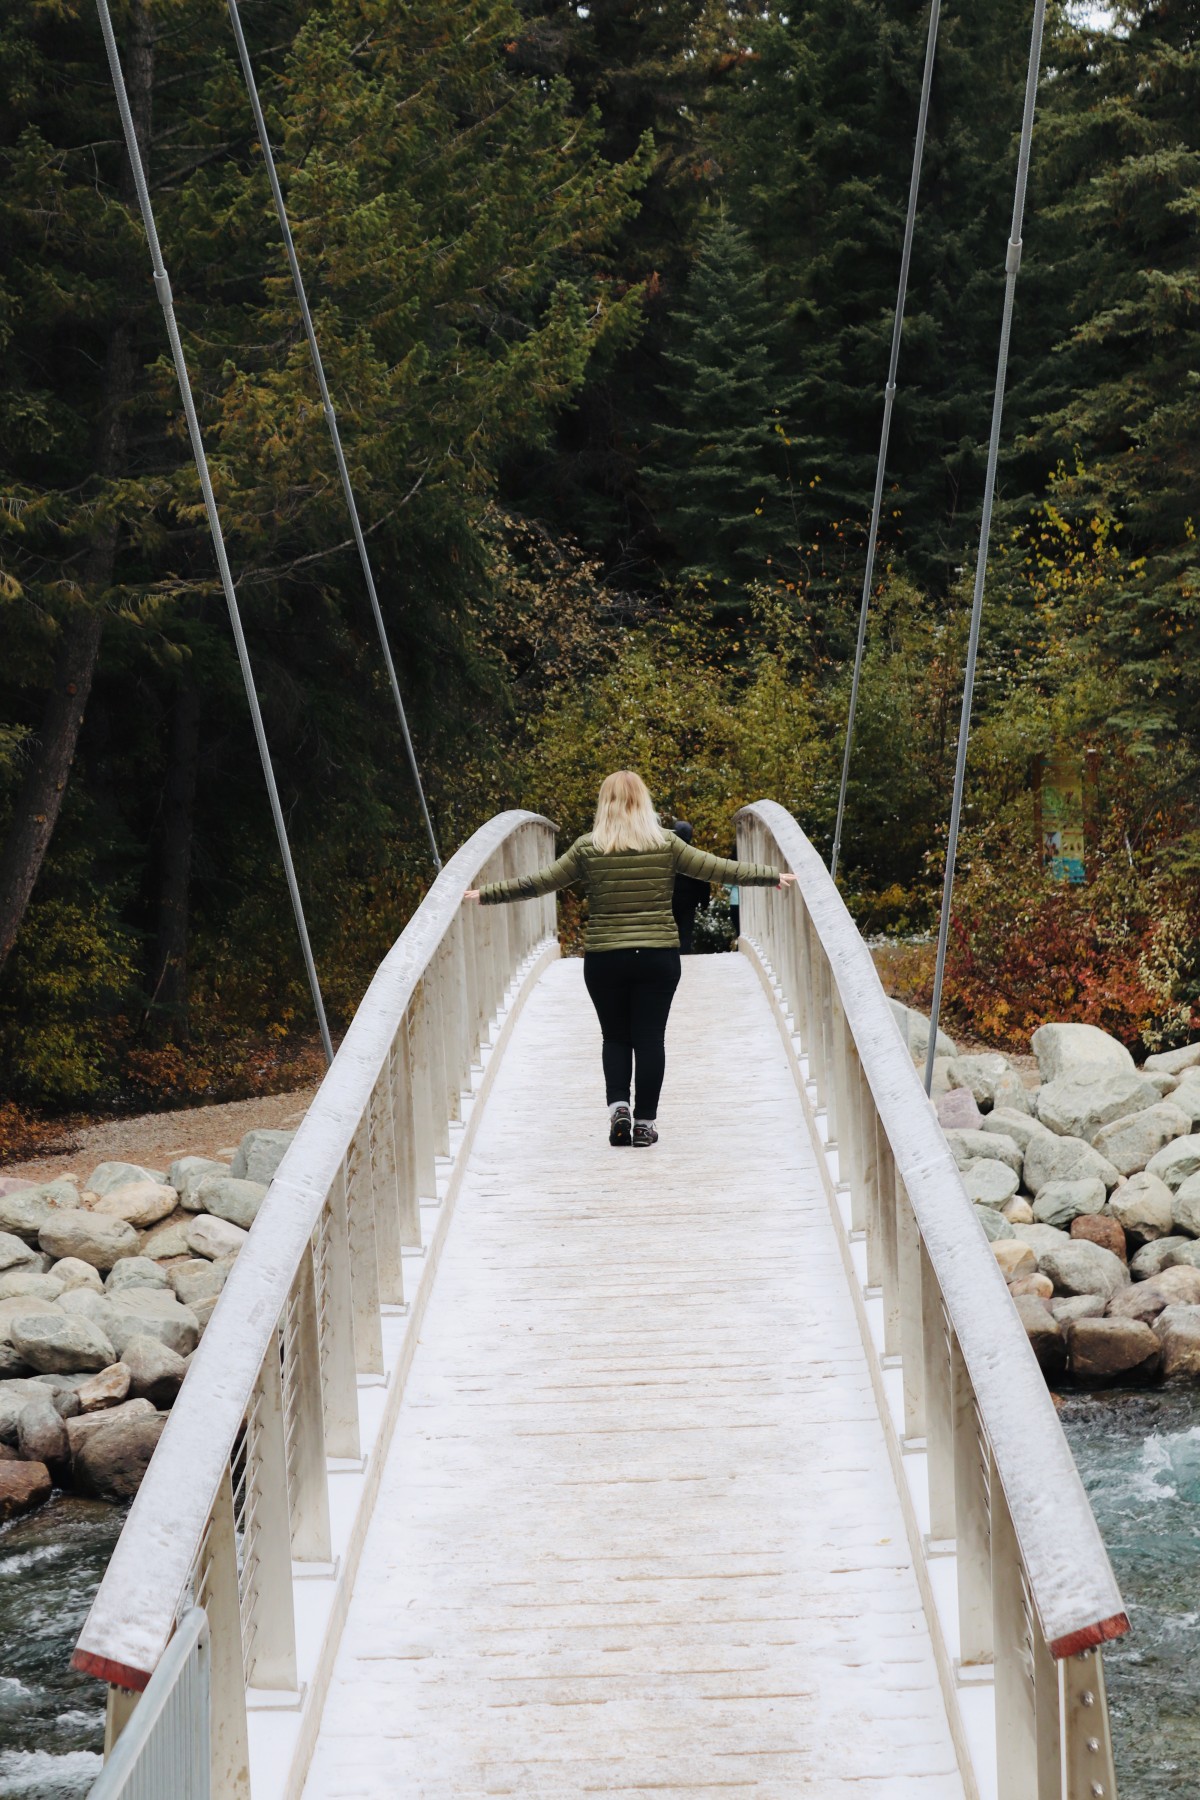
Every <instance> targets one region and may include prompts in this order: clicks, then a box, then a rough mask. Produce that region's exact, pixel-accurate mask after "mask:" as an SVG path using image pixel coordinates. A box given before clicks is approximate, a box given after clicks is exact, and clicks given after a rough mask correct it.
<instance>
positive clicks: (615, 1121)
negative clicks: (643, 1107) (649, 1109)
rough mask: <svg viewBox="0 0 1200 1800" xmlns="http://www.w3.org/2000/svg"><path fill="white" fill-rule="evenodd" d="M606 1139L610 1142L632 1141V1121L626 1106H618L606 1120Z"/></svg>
mask: <svg viewBox="0 0 1200 1800" xmlns="http://www.w3.org/2000/svg"><path fill="white" fill-rule="evenodd" d="M608 1141H609V1143H610V1144H630V1143H632V1142H633V1122H632V1120H631V1118H630V1115H629V1108H628V1107H627V1106H618V1108H617V1110H616V1111H615V1112H614V1113H613V1115H612V1117H611V1118H610V1119H609V1121H608Z"/></svg>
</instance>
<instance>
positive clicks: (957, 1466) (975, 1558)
mask: <svg viewBox="0 0 1200 1800" xmlns="http://www.w3.org/2000/svg"><path fill="white" fill-rule="evenodd" d="M938 1311H939V1313H940V1311H941V1305H940V1302H939V1305H938ZM950 1358H951V1391H952V1396H953V1403H954V1524H953V1532H954V1539H955V1546H954V1548H955V1560H956V1563H957V1567H958V1641H959V1660H960V1661H961V1662H962V1663H963V1665H964V1667H967V1668H977V1667H981V1666H983V1665H985V1664H987V1663H990V1662H991V1660H992V1645H993V1642H994V1631H993V1626H992V1528H991V1501H990V1498H989V1488H990V1463H989V1462H988V1461H987V1460H986V1459H987V1458H988V1455H989V1452H988V1448H987V1444H986V1442H985V1441H984V1439H983V1437H982V1433H981V1431H980V1426H979V1415H978V1412H977V1410H976V1407H975V1390H974V1389H973V1387H972V1386H971V1377H970V1374H969V1372H968V1370H967V1365H966V1362H965V1361H964V1359H963V1353H962V1350H961V1349H960V1348H959V1343H958V1339H957V1337H955V1336H954V1335H953V1334H952V1335H951V1339H950Z"/></svg>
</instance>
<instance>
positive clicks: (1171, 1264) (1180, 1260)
mask: <svg viewBox="0 0 1200 1800" xmlns="http://www.w3.org/2000/svg"><path fill="white" fill-rule="evenodd" d="M1170 1242H1171V1248H1170V1249H1169V1250H1168V1251H1167V1254H1166V1255H1165V1256H1164V1257H1163V1261H1162V1266H1163V1268H1164V1269H1178V1268H1189V1269H1200V1240H1198V1239H1196V1238H1184V1240H1183V1242H1182V1243H1178V1242H1176V1241H1175V1240H1174V1239H1171V1240H1170Z"/></svg>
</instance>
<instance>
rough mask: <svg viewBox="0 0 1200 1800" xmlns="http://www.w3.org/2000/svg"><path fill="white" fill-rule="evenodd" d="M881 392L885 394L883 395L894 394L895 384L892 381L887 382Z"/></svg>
mask: <svg viewBox="0 0 1200 1800" xmlns="http://www.w3.org/2000/svg"><path fill="white" fill-rule="evenodd" d="M883 391H884V393H885V394H894V393H895V391H896V384H895V382H894V381H889V382H888V383H887V385H886V387H885V388H884V390H883Z"/></svg>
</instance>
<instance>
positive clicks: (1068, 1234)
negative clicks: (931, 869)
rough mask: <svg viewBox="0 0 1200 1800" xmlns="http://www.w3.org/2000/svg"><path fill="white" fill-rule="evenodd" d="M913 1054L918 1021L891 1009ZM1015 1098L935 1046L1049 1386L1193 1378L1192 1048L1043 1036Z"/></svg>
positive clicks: (963, 1166)
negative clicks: (1152, 1052)
mask: <svg viewBox="0 0 1200 1800" xmlns="http://www.w3.org/2000/svg"><path fill="white" fill-rule="evenodd" d="M892 1005H893V1009H894V1010H895V1012H896V1014H897V1019H898V1022H899V1023H900V1025H901V1029H902V1030H903V1031H904V1032H905V1034H906V1036H907V1037H908V1041H909V1043H910V1046H911V1047H912V1049H913V1053H914V1056H915V1057H917V1058H918V1059H919V1060H922V1061H923V1056H924V1049H925V1046H926V1045H927V1043H928V1024H927V1022H926V1021H925V1020H924V1019H922V1018H921V1016H920V1015H919V1014H916V1013H912V1012H910V1011H908V1009H907V1008H904V1007H902V1006H900V1005H899V1003H898V1002H896V1001H893V1002H892ZM1030 1048H1031V1050H1032V1052H1033V1055H1034V1056H1035V1057H1036V1059H1037V1067H1038V1074H1039V1077H1040V1080H1039V1082H1038V1083H1037V1085H1036V1086H1034V1087H1032V1088H1031V1087H1029V1086H1028V1085H1027V1084H1026V1083H1025V1082H1024V1081H1023V1080H1022V1078H1021V1076H1020V1074H1019V1072H1018V1071H1017V1070H1016V1069H1015V1068H1014V1067H1013V1065H1012V1063H1011V1062H1010V1061H1009V1059H1008V1058H1007V1057H1005V1056H1002V1055H999V1054H990V1053H989V1054H984V1055H973V1056H960V1055H958V1054H957V1053H956V1050H955V1046H954V1044H953V1043H952V1041H951V1040H950V1039H948V1038H945V1037H944V1036H943V1035H942V1034H939V1042H938V1050H939V1052H940V1054H939V1055H938V1056H937V1058H936V1060H935V1082H934V1101H935V1104H936V1107H937V1114H938V1119H939V1122H940V1123H941V1125H942V1128H943V1130H944V1132H945V1135H946V1141H947V1142H948V1144H949V1145H950V1148H951V1150H952V1152H953V1154H954V1159H955V1161H956V1163H957V1164H958V1167H959V1169H960V1170H961V1171H962V1177H963V1183H964V1185H965V1187H966V1190H967V1194H968V1196H969V1198H970V1200H971V1201H972V1203H973V1205H974V1207H975V1214H976V1217H977V1218H978V1220H979V1222H980V1224H981V1225H982V1227H983V1229H984V1232H985V1233H986V1235H987V1237H988V1239H989V1241H990V1242H991V1245H992V1250H993V1253H994V1255H995V1257H996V1260H997V1262H998V1263H999V1265H1000V1267H1001V1269H1002V1270H1003V1272H1004V1276H1005V1279H1006V1281H1007V1283H1008V1288H1009V1292H1010V1293H1011V1295H1012V1298H1013V1303H1014V1305H1015V1306H1016V1309H1017V1312H1018V1314H1019V1315H1020V1318H1021V1322H1022V1324H1023V1325H1024V1327H1025V1330H1026V1332H1027V1334H1028V1336H1029V1340H1030V1343H1031V1344H1032V1345H1033V1348H1034V1351H1035V1353H1036V1355H1037V1358H1038V1361H1039V1363H1040V1364H1041V1367H1042V1369H1043V1371H1044V1373H1045V1375H1046V1378H1047V1380H1048V1381H1050V1382H1052V1383H1054V1384H1059V1383H1060V1382H1062V1381H1063V1380H1064V1379H1067V1380H1071V1381H1074V1382H1076V1383H1078V1384H1079V1385H1081V1386H1092V1387H1098V1386H1104V1385H1108V1384H1110V1383H1117V1382H1120V1383H1122V1384H1128V1383H1130V1382H1150V1381H1157V1380H1160V1379H1164V1378H1165V1379H1168V1380H1179V1381H1196V1380H1200V1043H1197V1044H1189V1045H1187V1046H1185V1047H1184V1048H1183V1049H1179V1050H1170V1051H1165V1052H1164V1053H1162V1054H1161V1055H1157V1056H1150V1057H1148V1058H1147V1059H1146V1062H1145V1063H1144V1065H1143V1066H1142V1067H1141V1068H1138V1067H1137V1066H1136V1065H1135V1064H1134V1060H1133V1058H1132V1056H1131V1055H1130V1053H1129V1051H1128V1050H1127V1049H1126V1048H1125V1046H1124V1045H1123V1044H1120V1043H1118V1042H1117V1040H1116V1039H1115V1038H1112V1037H1109V1036H1108V1035H1107V1034H1106V1033H1105V1032H1103V1031H1100V1030H1098V1029H1097V1028H1096V1027H1095V1026H1093V1025H1074V1024H1054V1025H1043V1026H1041V1027H1040V1029H1039V1030H1037V1031H1035V1032H1034V1034H1033V1038H1032V1040H1031V1045H1030Z"/></svg>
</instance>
